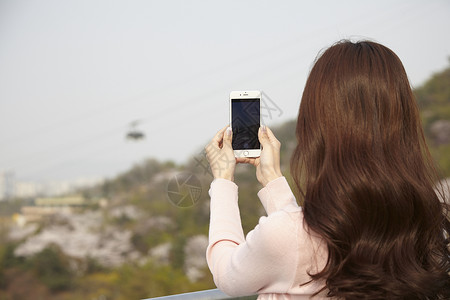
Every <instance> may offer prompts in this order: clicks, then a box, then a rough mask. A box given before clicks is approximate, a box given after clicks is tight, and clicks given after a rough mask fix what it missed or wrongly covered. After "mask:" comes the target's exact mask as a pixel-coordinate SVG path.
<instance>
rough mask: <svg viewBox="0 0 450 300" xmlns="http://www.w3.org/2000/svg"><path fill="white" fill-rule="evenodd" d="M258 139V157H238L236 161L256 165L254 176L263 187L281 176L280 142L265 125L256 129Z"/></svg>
mask: <svg viewBox="0 0 450 300" xmlns="http://www.w3.org/2000/svg"><path fill="white" fill-rule="evenodd" d="M258 139H259V142H260V143H261V145H262V150H261V156H260V157H256V158H253V157H240V158H237V159H236V162H237V163H249V164H252V165H254V166H255V167H256V178H257V179H258V181H259V182H260V183H261V184H262V185H263V186H264V187H265V186H266V185H267V184H268V183H269V182H270V181H272V180H274V179H277V178H278V177H281V176H283V174H281V168H280V148H281V143H280V141H278V140H277V138H276V137H275V135H274V134H273V133H272V131H271V130H270V129H269V128H268V127H267V126H262V127H260V128H259V131H258Z"/></svg>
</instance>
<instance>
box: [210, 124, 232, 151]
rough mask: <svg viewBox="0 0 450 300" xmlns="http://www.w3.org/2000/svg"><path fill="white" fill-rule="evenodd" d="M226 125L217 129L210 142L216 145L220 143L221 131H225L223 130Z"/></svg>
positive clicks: (221, 138)
mask: <svg viewBox="0 0 450 300" xmlns="http://www.w3.org/2000/svg"><path fill="white" fill-rule="evenodd" d="M227 127H228V125H227V126H225V127H223V128H222V129H220V130H219V131H217V133H216V135H215V136H214V137H213V139H212V141H211V143H212V144H213V145H214V146H216V147H219V146H220V143H221V142H222V140H223V133H224V132H225V130H226V129H227Z"/></svg>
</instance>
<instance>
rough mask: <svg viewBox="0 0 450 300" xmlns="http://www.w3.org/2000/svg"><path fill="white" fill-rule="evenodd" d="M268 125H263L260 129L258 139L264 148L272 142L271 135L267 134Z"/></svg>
mask: <svg viewBox="0 0 450 300" xmlns="http://www.w3.org/2000/svg"><path fill="white" fill-rule="evenodd" d="M266 129H267V126H264V125H262V126H261V127H259V130H258V139H259V142H260V143H261V145H262V146H263V148H264V147H265V146H266V147H267V146H268V144H269V143H270V140H269V137H268V136H267V130H266Z"/></svg>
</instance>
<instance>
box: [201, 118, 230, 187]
mask: <svg viewBox="0 0 450 300" xmlns="http://www.w3.org/2000/svg"><path fill="white" fill-rule="evenodd" d="M232 137H233V131H232V130H231V127H229V126H228V125H227V126H225V127H224V128H222V129H221V130H219V131H218V132H217V134H216V135H215V136H214V138H213V139H212V140H211V142H210V143H209V144H208V145H207V146H206V147H205V150H206V158H207V159H208V162H209V165H210V166H211V171H212V173H213V176H214V178H223V179H227V180H231V181H233V180H234V169H235V167H236V158H235V157H234V152H233V147H232V145H231V140H232Z"/></svg>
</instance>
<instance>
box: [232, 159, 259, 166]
mask: <svg viewBox="0 0 450 300" xmlns="http://www.w3.org/2000/svg"><path fill="white" fill-rule="evenodd" d="M258 162H259V158H255V157H237V158H236V163H238V164H251V165H254V166H256V165H258Z"/></svg>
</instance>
